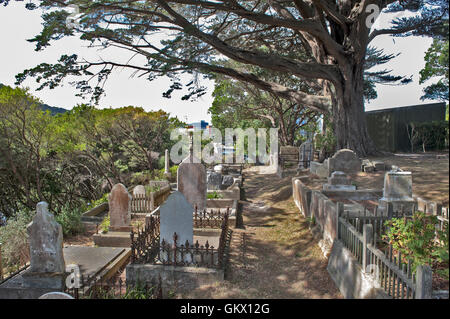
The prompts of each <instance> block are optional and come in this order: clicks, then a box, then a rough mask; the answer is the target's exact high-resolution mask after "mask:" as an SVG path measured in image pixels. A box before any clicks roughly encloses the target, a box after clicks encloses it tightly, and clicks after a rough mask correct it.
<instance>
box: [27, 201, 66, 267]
mask: <svg viewBox="0 0 450 319" xmlns="http://www.w3.org/2000/svg"><path fill="white" fill-rule="evenodd" d="M27 233H28V240H29V243H30V268H29V270H28V272H27V273H28V275H33V274H50V273H52V274H63V273H64V272H65V269H66V266H65V262H64V255H63V232H62V227H61V225H60V224H58V223H57V222H56V220H55V216H53V214H52V213H50V212H49V211H48V204H47V203H46V202H40V203H38V204H37V206H36V215H35V216H34V217H33V221H32V222H31V223H30V224H28V226H27Z"/></svg>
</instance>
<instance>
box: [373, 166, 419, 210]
mask: <svg viewBox="0 0 450 319" xmlns="http://www.w3.org/2000/svg"><path fill="white" fill-rule="evenodd" d="M379 202H380V206H381V208H382V209H386V208H387V203H392V206H393V209H394V211H400V210H402V209H403V210H404V211H405V212H408V211H410V210H411V209H412V208H413V206H414V204H415V201H414V199H413V197H412V173H411V172H404V171H401V170H399V169H398V168H397V167H395V166H394V169H393V170H391V171H389V172H387V173H386V174H385V175H384V188H383V197H382V198H381V199H380V200H379Z"/></svg>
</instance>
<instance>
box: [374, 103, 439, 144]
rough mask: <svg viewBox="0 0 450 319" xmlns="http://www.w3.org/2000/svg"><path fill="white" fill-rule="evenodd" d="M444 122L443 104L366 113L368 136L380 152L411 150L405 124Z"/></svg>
mask: <svg viewBox="0 0 450 319" xmlns="http://www.w3.org/2000/svg"><path fill="white" fill-rule="evenodd" d="M442 120H445V103H444V102H442V103H430V104H423V105H412V106H404V107H397V108H391V109H384V110H376V111H369V112H366V121H367V127H368V130H369V135H370V136H371V137H372V139H373V141H374V142H375V144H376V145H377V147H378V148H379V149H380V150H383V151H388V152H397V151H409V150H410V149H411V146H410V142H409V138H408V133H407V131H406V124H408V123H410V122H418V123H421V122H431V121H442Z"/></svg>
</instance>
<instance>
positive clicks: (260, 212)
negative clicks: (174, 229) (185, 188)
mask: <svg viewBox="0 0 450 319" xmlns="http://www.w3.org/2000/svg"><path fill="white" fill-rule="evenodd" d="M244 178H245V180H244V190H245V200H244V201H242V204H243V216H244V225H245V229H243V230H242V229H236V230H234V233H233V241H232V249H231V256H230V268H229V271H228V279H227V280H225V281H224V282H220V283H217V284H216V285H213V286H210V285H209V286H202V287H200V288H198V289H196V290H194V291H192V292H191V293H189V294H185V295H180V296H178V297H179V298H276V299H281V298H283V299H284V298H286V299H287V298H342V297H341V294H340V293H339V291H338V289H337V288H336V287H335V285H334V283H333V282H332V280H331V278H330V277H329V275H328V272H327V270H326V266H327V261H326V260H325V259H324V258H323V256H322V253H321V250H320V248H319V247H318V246H317V241H316V240H315V239H313V237H312V236H311V233H310V231H309V229H308V221H307V220H306V219H304V218H303V217H302V216H301V215H300V214H299V212H298V209H297V208H296V206H295V204H294V202H293V200H292V196H291V195H292V187H291V178H290V177H287V178H284V179H280V178H278V177H277V176H276V175H259V174H257V173H254V172H251V171H245V173H244ZM242 234H245V238H246V239H245V242H246V244H245V245H244V246H245V249H244V250H242V249H241V246H242V238H243V237H242Z"/></svg>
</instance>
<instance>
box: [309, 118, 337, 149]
mask: <svg viewBox="0 0 450 319" xmlns="http://www.w3.org/2000/svg"><path fill="white" fill-rule="evenodd" d="M323 121H324V125H325V127H326V130H325V134H316V135H315V137H314V138H315V146H314V148H315V149H316V150H323V151H324V152H325V154H333V153H334V150H335V148H336V136H335V135H334V133H333V130H332V129H331V125H332V124H331V121H330V119H329V117H328V116H324V119H323Z"/></svg>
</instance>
